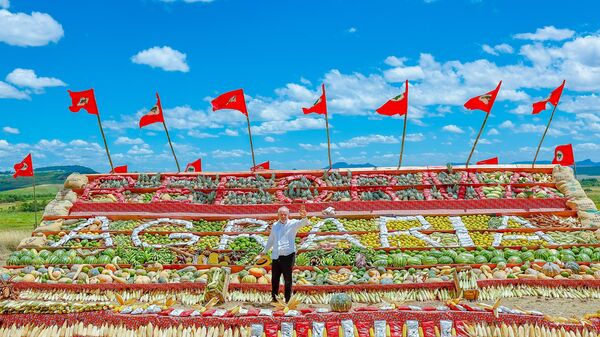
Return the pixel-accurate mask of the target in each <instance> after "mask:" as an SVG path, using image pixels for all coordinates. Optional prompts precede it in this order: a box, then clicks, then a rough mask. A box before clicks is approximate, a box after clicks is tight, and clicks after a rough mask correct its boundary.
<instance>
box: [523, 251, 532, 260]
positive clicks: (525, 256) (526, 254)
mask: <svg viewBox="0 0 600 337" xmlns="http://www.w3.org/2000/svg"><path fill="white" fill-rule="evenodd" d="M521 259H523V261H533V260H535V256H534V254H533V252H524V253H522V254H521Z"/></svg>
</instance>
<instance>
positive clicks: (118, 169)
mask: <svg viewBox="0 0 600 337" xmlns="http://www.w3.org/2000/svg"><path fill="white" fill-rule="evenodd" d="M111 173H127V165H121V166H115V168H114V170H112V172H111Z"/></svg>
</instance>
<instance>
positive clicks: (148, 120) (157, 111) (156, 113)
mask: <svg viewBox="0 0 600 337" xmlns="http://www.w3.org/2000/svg"><path fill="white" fill-rule="evenodd" d="M164 121H165V120H164V118H163V110H162V105H161V104H160V96H158V93H156V105H155V106H153V107H152V109H150V112H148V113H147V114H145V115H143V116H142V118H140V128H143V127H144V126H146V125H150V124H153V123H164Z"/></svg>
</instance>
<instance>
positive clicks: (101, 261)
mask: <svg viewBox="0 0 600 337" xmlns="http://www.w3.org/2000/svg"><path fill="white" fill-rule="evenodd" d="M110 260H111V258H110V256H107V255H102V256H100V257H98V262H97V263H98V264H109V263H110Z"/></svg>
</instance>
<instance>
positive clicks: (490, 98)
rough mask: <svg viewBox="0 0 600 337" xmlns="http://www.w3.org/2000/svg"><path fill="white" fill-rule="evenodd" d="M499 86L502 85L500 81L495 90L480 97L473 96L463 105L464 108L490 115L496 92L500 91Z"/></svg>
mask: <svg viewBox="0 0 600 337" xmlns="http://www.w3.org/2000/svg"><path fill="white" fill-rule="evenodd" d="M500 85H502V81H500V83H498V86H497V87H496V89H494V90H492V91H490V92H488V93H485V94H483V95H481V96H475V97H473V98H471V99H470V100H468V101H467V103H465V108H467V109H469V110H481V111H485V112H487V113H490V111H491V110H492V106H494V101H495V100H496V96H497V95H498V91H499V90H500Z"/></svg>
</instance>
